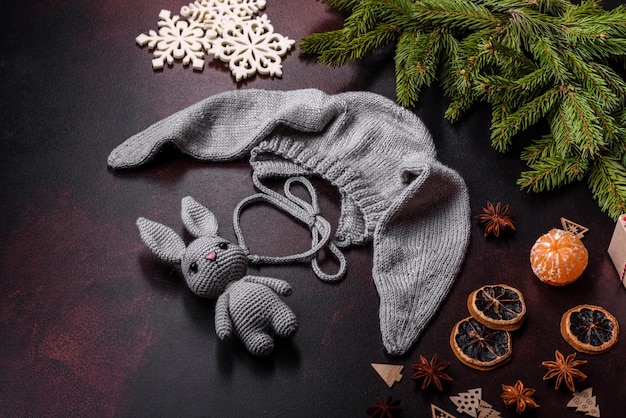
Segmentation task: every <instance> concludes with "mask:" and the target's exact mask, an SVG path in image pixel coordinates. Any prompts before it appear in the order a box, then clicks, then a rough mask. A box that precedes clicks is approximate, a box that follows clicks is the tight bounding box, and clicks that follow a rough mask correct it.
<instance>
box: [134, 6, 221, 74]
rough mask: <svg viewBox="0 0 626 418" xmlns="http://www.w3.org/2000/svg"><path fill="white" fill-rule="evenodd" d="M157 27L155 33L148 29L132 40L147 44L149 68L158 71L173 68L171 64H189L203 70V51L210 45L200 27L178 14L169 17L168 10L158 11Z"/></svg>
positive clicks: (195, 68) (142, 44)
mask: <svg viewBox="0 0 626 418" xmlns="http://www.w3.org/2000/svg"><path fill="white" fill-rule="evenodd" d="M158 26H159V28H160V29H159V32H158V33H157V32H155V31H154V30H151V31H149V32H148V35H146V34H144V33H142V34H141V35H139V36H137V37H136V38H135V41H136V42H137V43H138V44H139V45H141V46H145V45H146V44H147V45H148V48H149V49H150V50H153V51H154V52H153V55H154V59H153V60H152V68H154V69H155V70H160V69H162V68H163V67H164V65H165V63H167V64H168V65H173V64H174V61H182V63H183V65H189V64H191V65H192V67H193V69H194V70H198V71H200V70H202V69H203V68H204V51H205V50H206V49H208V48H209V47H210V45H209V43H208V39H207V38H206V37H205V31H204V27H203V26H202V25H201V24H199V23H198V22H195V21H186V20H181V19H180V16H178V15H174V16H172V14H171V12H170V11H169V10H161V13H159V22H158Z"/></svg>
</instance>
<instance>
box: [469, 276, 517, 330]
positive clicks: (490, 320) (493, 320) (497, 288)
mask: <svg viewBox="0 0 626 418" xmlns="http://www.w3.org/2000/svg"><path fill="white" fill-rule="evenodd" d="M467 308H468V309H469V312H470V315H472V316H473V317H474V318H475V319H476V320H477V321H478V322H480V323H482V324H484V325H487V326H488V327H490V328H493V329H497V330H503V331H515V330H516V329H519V327H521V326H522V323H523V322H524V317H525V315H526V303H525V302H524V297H523V296H522V292H520V291H519V290H517V289H515V288H514V287H512V286H508V285H506V284H495V285H487V286H483V287H481V288H479V289H476V290H474V291H473V292H472V293H470V295H469V297H468V298H467Z"/></svg>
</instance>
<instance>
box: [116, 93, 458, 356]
mask: <svg viewBox="0 0 626 418" xmlns="http://www.w3.org/2000/svg"><path fill="white" fill-rule="evenodd" d="M168 142H171V143H174V144H175V145H176V146H177V147H178V148H180V150H181V151H182V152H184V153H186V154H189V155H190V156H192V157H194V158H197V159H200V160H206V161H227V160H233V159H238V158H243V157H245V156H248V155H249V156H250V163H251V165H252V169H253V178H254V179H255V184H257V186H258V185H259V184H260V179H263V178H268V177H293V176H303V175H304V176H307V175H309V176H311V175H313V176H314V175H317V176H321V177H322V178H324V179H326V180H327V181H329V182H330V183H332V184H333V185H334V186H336V187H337V188H338V189H339V191H340V193H341V200H342V201H341V216H340V220H339V225H338V228H337V231H336V234H335V238H334V243H335V244H336V245H337V246H339V247H346V246H349V245H365V244H369V243H373V250H374V251H373V254H374V260H373V270H372V277H373V280H374V283H375V285H376V289H377V290H378V294H379V296H380V312H379V316H380V327H381V333H382V339H383V344H384V346H385V348H386V350H387V351H388V352H389V353H390V354H393V355H401V354H404V353H405V352H406V351H407V350H408V349H409V348H410V347H411V346H412V345H413V343H414V342H415V341H416V340H417V338H418V337H419V335H420V333H421V332H422V330H423V329H424V328H425V326H426V325H427V323H428V322H429V321H430V319H431V318H432V317H433V315H434V314H435V313H436V311H437V309H438V308H439V305H440V304H441V302H442V300H443V299H444V298H445V297H446V295H447V293H448V291H449V289H450V287H451V285H452V283H453V281H454V279H455V277H456V275H457V273H458V271H459V269H460V266H461V263H462V261H463V258H464V255H465V252H466V249H467V245H468V243H469V232H470V209H469V197H468V193H467V188H466V186H465V183H464V181H463V179H462V178H461V177H460V176H459V175H458V174H457V173H456V172H455V171H453V170H451V169H450V168H448V167H445V166H444V165H442V164H441V163H439V162H438V161H437V160H436V155H435V147H434V144H433V141H432V138H431V136H430V134H429V133H428V131H427V129H426V127H425V126H424V124H423V123H422V122H421V121H420V120H419V118H417V117H416V116H415V115H414V114H413V113H411V112H409V111H407V110H406V109H403V108H401V107H399V106H397V105H396V104H395V103H393V102H392V101H390V100H388V99H386V98H384V97H382V96H379V95H376V94H373V93H366V92H349V93H342V94H337V95H327V94H325V93H323V92H321V91H319V90H313V89H309V90H296V91H262V90H239V91H231V92H227V93H223V94H219V95H216V96H212V97H209V98H207V99H205V100H203V101H201V102H199V103H197V104H195V105H192V106H190V107H188V108H186V109H184V110H182V111H180V112H178V113H175V114H174V115H172V116H170V117H168V118H166V119H163V120H161V121H159V122H157V123H155V124H154V125H152V126H150V127H149V128H147V129H146V130H144V131H143V132H140V133H138V134H136V135H134V136H132V137H131V138H129V139H127V140H126V141H125V142H124V143H122V144H121V145H119V146H118V147H117V148H115V149H114V150H113V151H112V152H111V154H110V155H109V159H108V164H109V166H110V167H112V168H115V169H123V168H132V167H136V166H139V165H141V164H143V163H145V162H147V161H148V160H150V158H151V157H153V156H154V155H155V154H156V153H157V152H158V151H159V149H160V148H161V147H162V146H163V145H164V144H165V143H168Z"/></svg>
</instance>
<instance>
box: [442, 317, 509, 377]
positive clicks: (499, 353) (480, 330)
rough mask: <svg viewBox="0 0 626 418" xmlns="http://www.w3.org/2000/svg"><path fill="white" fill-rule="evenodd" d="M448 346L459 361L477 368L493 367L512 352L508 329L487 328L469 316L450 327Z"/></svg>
mask: <svg viewBox="0 0 626 418" xmlns="http://www.w3.org/2000/svg"><path fill="white" fill-rule="evenodd" d="M450 347H452V351H453V352H454V354H455V355H456V356H457V358H458V359H459V360H460V361H461V363H463V364H465V365H467V366H469V367H471V368H474V369H477V370H491V369H495V368H496V367H498V366H500V365H501V364H503V363H504V362H506V361H507V360H509V359H510V357H511V354H512V353H513V347H512V345H511V334H510V333H509V332H508V331H501V330H496V329H492V328H489V327H487V326H485V325H483V324H481V323H480V322H478V321H477V320H476V319H475V318H473V317H471V316H470V317H469V318H465V319H463V320H461V321H459V322H457V323H456V325H455V326H454V328H452V332H451V333H450Z"/></svg>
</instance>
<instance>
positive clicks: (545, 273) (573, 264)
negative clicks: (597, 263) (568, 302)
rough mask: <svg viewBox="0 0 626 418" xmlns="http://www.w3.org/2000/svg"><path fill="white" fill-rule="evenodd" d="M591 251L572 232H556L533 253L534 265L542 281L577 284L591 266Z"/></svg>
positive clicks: (537, 244)
mask: <svg viewBox="0 0 626 418" xmlns="http://www.w3.org/2000/svg"><path fill="white" fill-rule="evenodd" d="M588 261H589V253H588V252H587V248H585V245H584V244H583V243H582V241H581V240H580V239H578V238H577V237H576V236H575V235H574V234H572V233H571V232H567V231H564V230H562V229H556V228H554V229H552V230H551V231H549V232H548V233H546V234H544V235H542V236H540V237H539V239H537V241H536V242H535V244H534V245H533V247H532V248H531V250H530V265H531V267H532V269H533V272H534V273H535V275H536V276H537V277H539V280H541V281H542V282H544V283H547V284H550V285H552V286H564V285H566V284H569V283H572V282H574V281H576V280H577V279H578V278H579V277H580V275H581V274H582V273H583V271H584V270H585V268H586V267H587V262H588Z"/></svg>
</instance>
